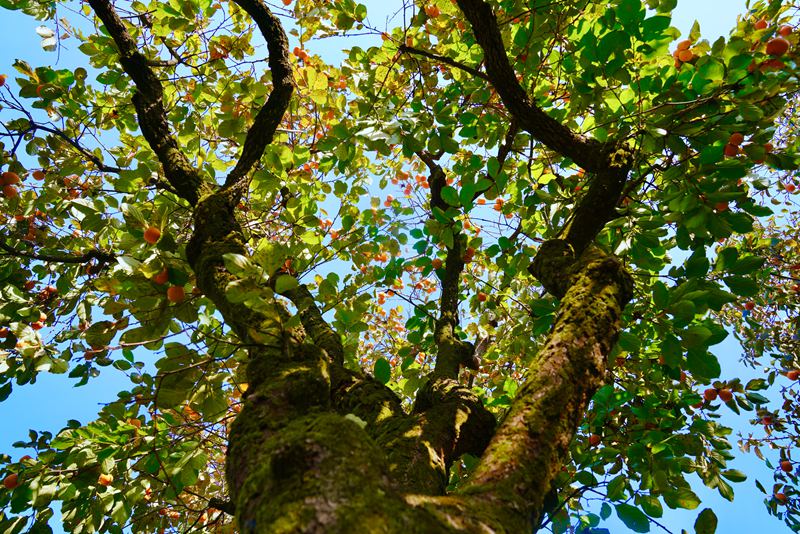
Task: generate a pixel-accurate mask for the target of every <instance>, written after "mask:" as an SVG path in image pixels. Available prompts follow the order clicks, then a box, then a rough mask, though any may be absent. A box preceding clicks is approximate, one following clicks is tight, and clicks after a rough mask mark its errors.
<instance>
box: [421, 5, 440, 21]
mask: <svg viewBox="0 0 800 534" xmlns="http://www.w3.org/2000/svg"><path fill="white" fill-rule="evenodd" d="M440 13H441V12H440V11H439V8H438V7H436V6H425V14H426V15H428V16H429V17H430V18H432V19H435V18H436V17H438V16H439V14H440Z"/></svg>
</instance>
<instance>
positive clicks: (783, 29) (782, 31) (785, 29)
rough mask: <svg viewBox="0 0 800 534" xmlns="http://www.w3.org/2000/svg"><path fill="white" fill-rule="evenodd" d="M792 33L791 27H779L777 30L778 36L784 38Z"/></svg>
mask: <svg viewBox="0 0 800 534" xmlns="http://www.w3.org/2000/svg"><path fill="white" fill-rule="evenodd" d="M793 31H794V28H792V27H791V26H781V27H780V28H779V29H778V35H781V36H783V37H786V36H788V35H791V34H792V32H793Z"/></svg>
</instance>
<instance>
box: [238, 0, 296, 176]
mask: <svg viewBox="0 0 800 534" xmlns="http://www.w3.org/2000/svg"><path fill="white" fill-rule="evenodd" d="M234 2H235V3H236V4H237V5H238V6H239V7H241V8H242V9H244V10H245V11H246V12H247V13H248V14H249V15H250V16H251V17H252V18H253V20H254V21H255V23H256V25H258V29H259V30H260V31H261V34H262V35H263V36H264V39H265V40H266V41H267V49H268V51H269V69H270V72H271V74H272V91H271V92H270V94H269V97H268V98H267V101H266V103H264V106H263V107H262V108H261V110H259V112H258V114H257V115H256V118H255V120H254V121H253V124H252V125H251V126H250V130H248V132H247V137H246V138H245V141H244V146H243V148H242V154H241V156H239V161H238V162H236V166H235V167H234V168H233V170H232V171H231V173H230V174H229V175H228V177H227V178H226V179H225V185H226V186H230V185H233V184H235V183H236V182H238V181H239V180H241V179H242V178H244V177H245V176H247V175H248V174H250V172H251V171H252V170H253V168H254V167H255V165H256V163H257V162H258V160H259V159H260V158H261V156H262V155H263V154H264V149H265V148H266V147H267V145H269V144H270V143H271V142H272V139H273V137H274V135H275V130H276V129H277V128H278V126H279V125H280V123H281V120H283V114H284V113H285V112H286V108H288V107H289V101H290V99H291V97H292V91H293V90H294V81H293V79H292V65H291V63H290V61H289V41H288V39H287V38H286V33H285V32H284V31H283V28H282V27H281V24H280V21H279V20H278V18H277V17H276V16H275V15H273V13H272V12H271V11H270V9H269V8H268V7H267V6H266V4H264V2H262V1H261V0H234Z"/></svg>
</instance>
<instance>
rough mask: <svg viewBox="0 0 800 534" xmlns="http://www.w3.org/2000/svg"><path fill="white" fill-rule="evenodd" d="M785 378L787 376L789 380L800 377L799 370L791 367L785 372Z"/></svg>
mask: <svg viewBox="0 0 800 534" xmlns="http://www.w3.org/2000/svg"><path fill="white" fill-rule="evenodd" d="M786 378H788V379H789V380H797V379H798V378H800V371H798V370H797V369H792V370H791V371H788V372H787V373H786Z"/></svg>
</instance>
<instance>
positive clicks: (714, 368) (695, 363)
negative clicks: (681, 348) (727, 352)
mask: <svg viewBox="0 0 800 534" xmlns="http://www.w3.org/2000/svg"><path fill="white" fill-rule="evenodd" d="M686 370H687V371H689V372H690V373H692V375H693V376H695V377H697V378H701V379H702V378H704V379H708V380H710V379H712V378H718V377H719V376H720V375H721V374H722V368H721V367H720V365H719V360H717V357H716V356H714V355H713V354H711V353H710V352H708V351H704V350H703V351H699V350H689V351H687V353H686Z"/></svg>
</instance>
